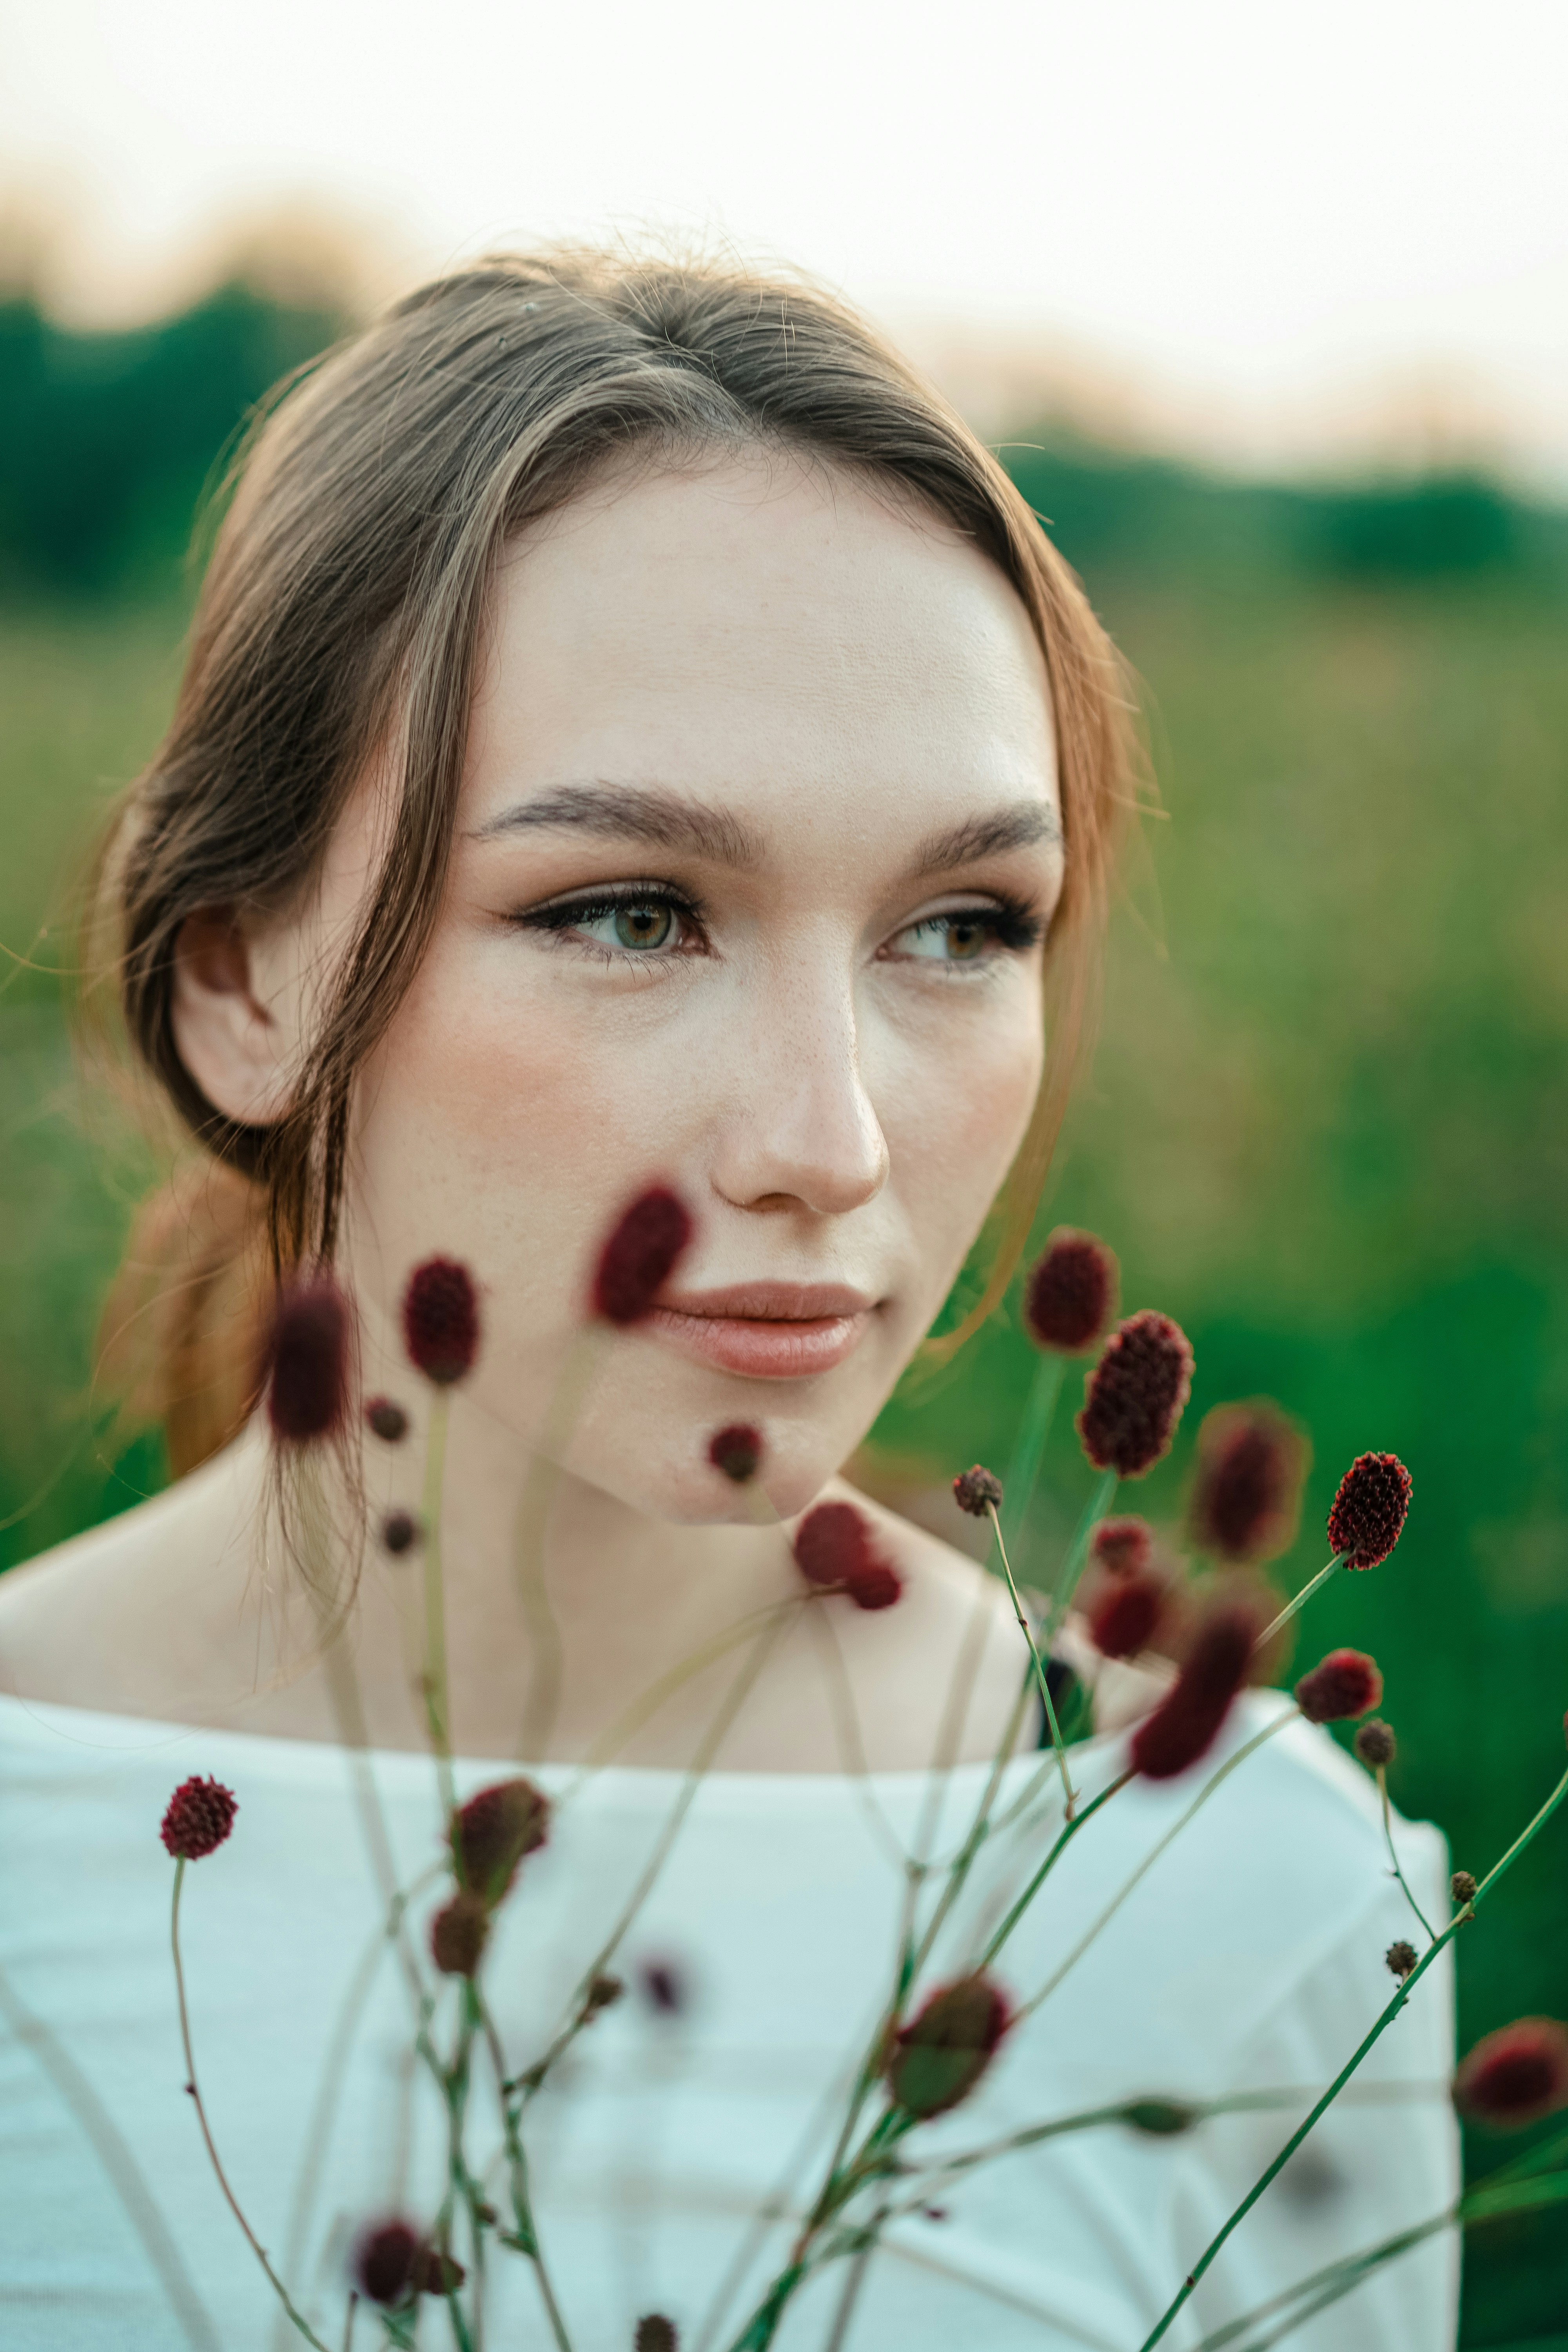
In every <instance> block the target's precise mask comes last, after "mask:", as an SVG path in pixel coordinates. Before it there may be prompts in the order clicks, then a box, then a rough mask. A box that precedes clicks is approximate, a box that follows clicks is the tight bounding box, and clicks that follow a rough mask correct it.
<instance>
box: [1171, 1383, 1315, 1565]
mask: <svg viewBox="0 0 1568 2352" xmlns="http://www.w3.org/2000/svg"><path fill="white" fill-rule="evenodd" d="M1306 1469H1307V1448H1306V1444H1305V1443H1304V1441H1303V1439H1302V1437H1301V1435H1300V1432H1299V1431H1298V1430H1297V1429H1296V1428H1295V1427H1294V1426H1293V1425H1292V1424H1291V1423H1289V1421H1287V1420H1286V1418H1285V1415H1284V1414H1283V1413H1282V1412H1280V1411H1279V1407H1278V1406H1277V1405H1272V1404H1269V1403H1268V1402H1267V1401H1263V1402H1258V1403H1257V1404H1222V1405H1216V1406H1215V1410H1214V1412H1210V1413H1205V1416H1204V1420H1203V1424H1202V1426H1201V1428H1200V1429H1199V1431H1198V1465H1197V1479H1196V1483H1195V1485H1194V1488H1193V1499H1192V1505H1191V1509H1190V1513H1189V1524H1190V1526H1191V1528H1192V1536H1193V1541H1194V1543H1195V1544H1196V1546H1197V1547H1198V1549H1199V1550H1200V1551H1206V1552H1211V1553H1212V1554H1213V1555H1214V1557H1215V1559H1223V1560H1229V1561H1232V1562H1234V1563H1236V1564H1237V1565H1242V1566H1247V1567H1254V1568H1255V1567H1257V1566H1258V1564H1259V1563H1260V1562H1261V1561H1263V1560H1266V1559H1278V1558H1279V1554H1280V1553H1281V1552H1282V1551H1289V1549H1290V1546H1291V1543H1292V1542H1293V1541H1294V1539H1295V1534H1296V1517H1297V1513H1298V1511H1299V1510H1300V1501H1301V1481H1302V1479H1303V1477H1304V1476H1305V1475H1306Z"/></svg>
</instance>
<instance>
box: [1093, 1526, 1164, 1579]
mask: <svg viewBox="0 0 1568 2352" xmlns="http://www.w3.org/2000/svg"><path fill="white" fill-rule="evenodd" d="M1153 1558H1154V1530H1153V1528H1152V1527H1151V1526H1150V1525H1149V1522H1148V1520H1147V1519H1141V1518H1139V1517H1138V1516H1137V1514H1136V1512H1131V1511H1130V1512H1128V1513H1127V1514H1126V1515H1125V1516H1124V1517H1121V1518H1115V1519H1101V1520H1100V1522H1099V1524H1098V1525H1097V1526H1096V1528H1095V1529H1094V1532H1093V1534H1092V1535H1091V1536H1090V1537H1089V1566H1090V1568H1097V1569H1100V1570H1102V1571H1103V1572H1104V1574H1106V1575H1107V1576H1136V1575H1138V1574H1139V1573H1140V1572H1141V1571H1142V1570H1144V1569H1146V1568H1148V1567H1150V1566H1152V1562H1153Z"/></svg>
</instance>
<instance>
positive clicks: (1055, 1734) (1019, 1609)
mask: <svg viewBox="0 0 1568 2352" xmlns="http://www.w3.org/2000/svg"><path fill="white" fill-rule="evenodd" d="M985 1508H986V1513H987V1516H988V1517H989V1518H990V1521H991V1532H992V1533H993V1535H994V1537H995V1538H996V1551H997V1555H998V1557H999V1559H1001V1562H1002V1573H1003V1575H1004V1576H1005V1578H1006V1580H1007V1590H1008V1592H1009V1593H1010V1594H1011V1595H1012V1600H1013V1614H1014V1616H1015V1617H1016V1619H1017V1621H1018V1631H1019V1633H1022V1635H1023V1636H1024V1640H1025V1642H1026V1644H1027V1647H1028V1652H1029V1663H1030V1664H1031V1665H1032V1666H1033V1667H1034V1670H1035V1681H1036V1683H1037V1685H1038V1686H1039V1693H1040V1704H1041V1706H1043V1707H1044V1708H1045V1710H1046V1721H1047V1724H1048V1726H1049V1727H1050V1734H1051V1747H1052V1748H1053V1749H1054V1751H1055V1754H1056V1759H1057V1769H1058V1772H1059V1773H1060V1774H1061V1776H1062V1796H1063V1798H1064V1800H1065V1801H1066V1804H1067V1817H1068V1821H1069V1822H1070V1821H1071V1819H1072V1809H1073V1807H1074V1805H1075V1804H1076V1803H1077V1801H1078V1800H1077V1798H1076V1797H1075V1796H1074V1794H1073V1785H1072V1780H1071V1779H1070V1777H1069V1775H1068V1758H1067V1749H1066V1748H1064V1746H1063V1745H1062V1731H1061V1726H1060V1724H1059V1723H1058V1721H1057V1710H1056V1704H1055V1702H1054V1700H1053V1699H1052V1697H1051V1686H1050V1684H1049V1683H1048V1682H1047V1679H1046V1670H1045V1667H1044V1665H1043V1664H1041V1662H1040V1654H1039V1651H1038V1649H1037V1647H1036V1645H1035V1637H1034V1635H1033V1633H1031V1632H1030V1631H1029V1621H1028V1619H1027V1617H1026V1615H1025V1614H1024V1604H1023V1602H1022V1601H1020V1600H1019V1598H1018V1588H1017V1585H1016V1583H1015V1582H1014V1580H1013V1569H1012V1564H1011V1562H1010V1561H1009V1559H1008V1558H1007V1546H1006V1544H1005V1541H1004V1539H1003V1535H1002V1522H1001V1520H1000V1519H999V1518H998V1517H997V1516H996V1506H995V1504H994V1503H987V1505H986V1506H985Z"/></svg>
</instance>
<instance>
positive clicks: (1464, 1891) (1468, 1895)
mask: <svg viewBox="0 0 1568 2352" xmlns="http://www.w3.org/2000/svg"><path fill="white" fill-rule="evenodd" d="M1448 1892H1449V1894H1450V1895H1452V1896H1453V1899H1454V1901H1455V1902H1456V1904H1458V1907H1459V1909H1460V1910H1461V1911H1462V1910H1463V1909H1464V1907H1465V1906H1466V1904H1467V1903H1473V1902H1474V1901H1475V1899H1476V1882H1475V1878H1474V1875H1473V1874H1472V1873H1471V1872H1469V1871H1468V1870H1457V1871H1456V1872H1455V1873H1454V1875H1453V1876H1452V1878H1450V1879H1449V1881H1448Z"/></svg>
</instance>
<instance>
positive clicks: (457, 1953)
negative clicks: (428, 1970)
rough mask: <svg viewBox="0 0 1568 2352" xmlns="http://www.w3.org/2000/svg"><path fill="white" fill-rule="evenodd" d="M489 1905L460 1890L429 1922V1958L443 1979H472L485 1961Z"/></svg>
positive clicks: (465, 1890)
mask: <svg viewBox="0 0 1568 2352" xmlns="http://www.w3.org/2000/svg"><path fill="white" fill-rule="evenodd" d="M489 1931H490V1911H489V1904H488V1903H486V1902H485V1901H484V1899H483V1897H482V1896H480V1895H471V1894H470V1893H469V1892H468V1889H467V1887H459V1888H458V1892H457V1894H456V1895H453V1897H452V1899H451V1901H450V1902H449V1903H447V1904H445V1905H443V1906H442V1908H441V1909H440V1910H439V1911H437V1914H436V1916H435V1917H434V1919H432V1921H431V1922H430V1957H431V1958H432V1959H433V1960H434V1961H435V1963H436V1966H437V1968H438V1969H440V1971H441V1974H442V1975H443V1976H444V1977H471V1976H472V1975H474V1973H475V1972H476V1970H477V1969H478V1968H479V1962H480V1960H481V1959H482V1958H484V1950H485V1945H486V1942H487V1940H488V1939H489Z"/></svg>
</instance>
